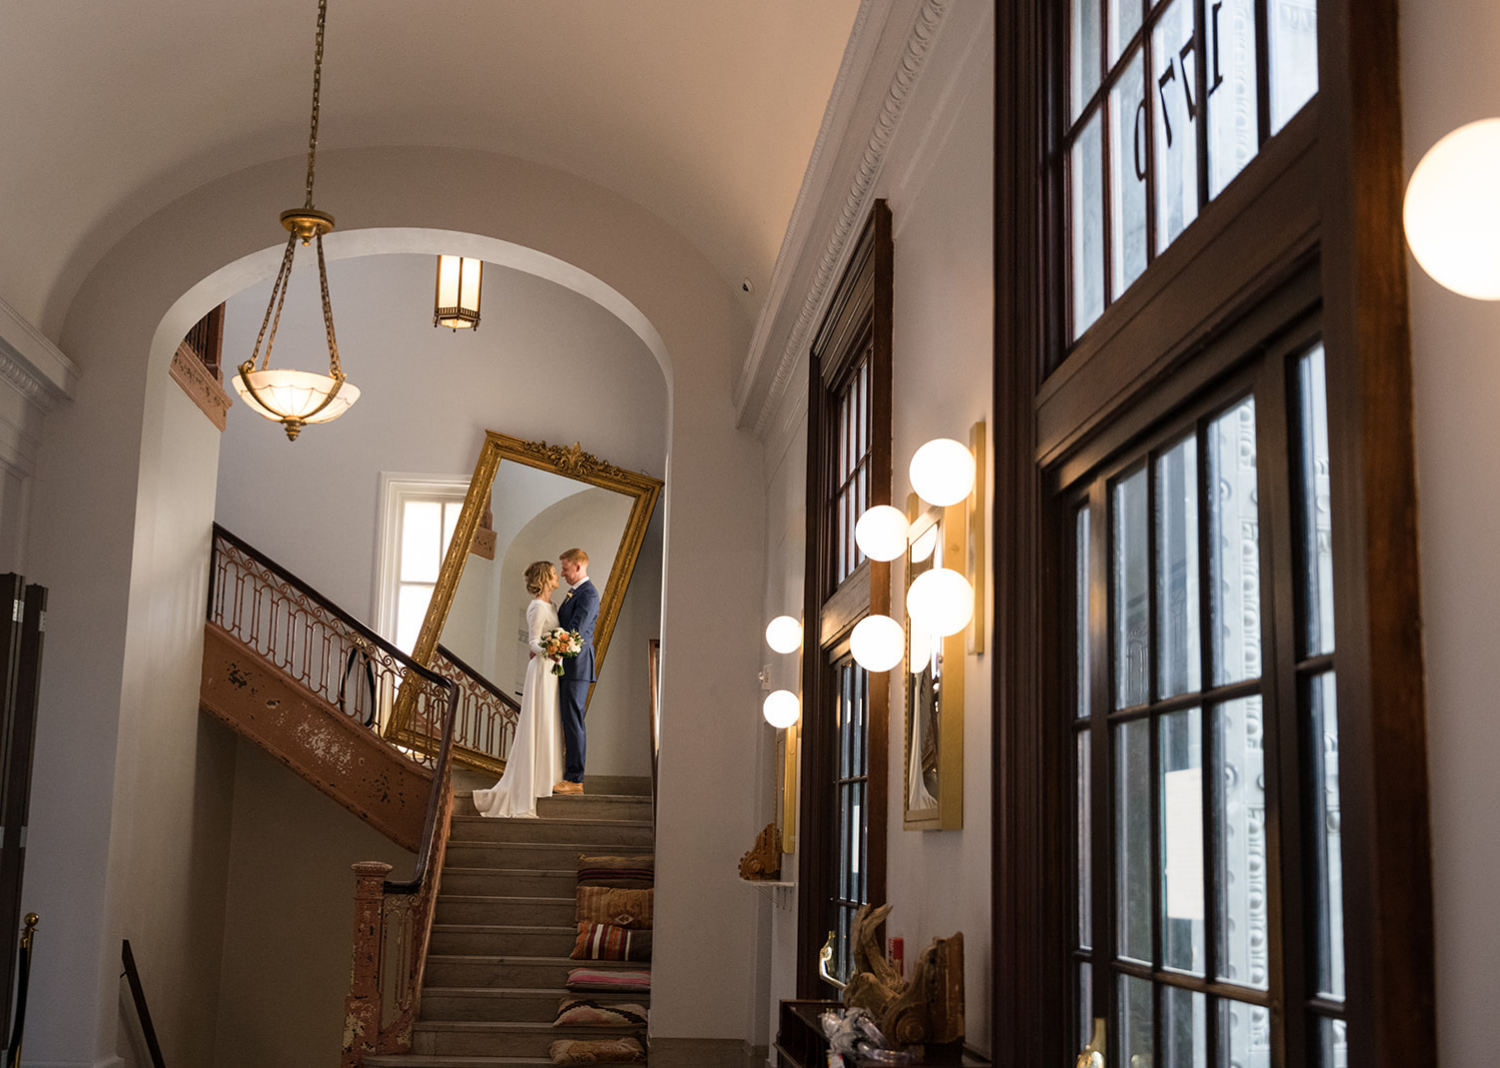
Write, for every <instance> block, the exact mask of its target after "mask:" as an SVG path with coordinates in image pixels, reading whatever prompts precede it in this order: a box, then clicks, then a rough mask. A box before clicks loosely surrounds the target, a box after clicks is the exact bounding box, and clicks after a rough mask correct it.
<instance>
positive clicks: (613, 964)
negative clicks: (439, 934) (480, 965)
mask: <svg viewBox="0 0 1500 1068" xmlns="http://www.w3.org/2000/svg"><path fill="white" fill-rule="evenodd" d="M427 959H428V960H430V961H433V960H439V961H444V962H448V961H470V962H474V961H519V960H524V961H539V960H540V961H547V962H548V963H551V964H559V963H561V964H572V965H574V966H575V967H578V968H618V969H619V970H620V971H641V970H649V968H650V964H651V962H650V961H640V960H577V959H575V958H573V957H569V956H567V955H562V956H557V955H553V956H541V957H539V956H536V955H535V954H530V955H528V954H523V953H500V954H496V953H429V954H427ZM643 966H644V967H643Z"/></svg>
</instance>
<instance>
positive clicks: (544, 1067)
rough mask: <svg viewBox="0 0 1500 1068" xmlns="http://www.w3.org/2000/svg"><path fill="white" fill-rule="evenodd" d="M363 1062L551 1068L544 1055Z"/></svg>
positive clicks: (395, 1066) (397, 1057)
mask: <svg viewBox="0 0 1500 1068" xmlns="http://www.w3.org/2000/svg"><path fill="white" fill-rule="evenodd" d="M641 1044H642V1045H643V1046H644V1045H645V1043H644V1042H643V1043H641ZM364 1063H365V1064H366V1065H367V1066H368V1068H551V1065H552V1061H551V1060H549V1059H548V1058H546V1057H428V1056H423V1055H420V1054H415V1053H392V1054H383V1055H375V1054H369V1055H366V1056H365V1058H364Z"/></svg>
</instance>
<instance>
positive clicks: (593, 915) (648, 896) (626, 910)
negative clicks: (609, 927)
mask: <svg viewBox="0 0 1500 1068" xmlns="http://www.w3.org/2000/svg"><path fill="white" fill-rule="evenodd" d="M655 893H656V891H654V890H620V889H617V888H615V887H610V886H580V887H579V888H578V914H577V915H576V916H574V917H573V918H574V919H575V920H577V921H578V922H579V923H584V922H588V923H612V924H614V925H615V926H616V927H634V928H639V929H641V930H645V929H648V928H650V926H651V912H652V901H653V898H654V897H655Z"/></svg>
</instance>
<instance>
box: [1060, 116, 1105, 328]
mask: <svg viewBox="0 0 1500 1068" xmlns="http://www.w3.org/2000/svg"><path fill="white" fill-rule="evenodd" d="M1100 114H1101V113H1100V112H1098V111H1096V112H1094V114H1093V116H1092V117H1091V118H1090V119H1089V121H1088V122H1087V123H1085V124H1084V127H1083V130H1082V131H1081V132H1080V133H1079V134H1078V141H1077V143H1076V144H1074V146H1073V150H1072V152H1070V153H1069V161H1068V165H1069V167H1070V168H1071V171H1072V177H1073V336H1074V337H1079V336H1081V335H1082V334H1083V332H1084V331H1085V330H1087V329H1088V328H1089V327H1090V326H1092V325H1093V322H1094V320H1095V319H1097V318H1099V315H1100V313H1101V312H1103V311H1104V141H1103V135H1102V130H1103V126H1102V125H1101V122H1102V120H1101V119H1100Z"/></svg>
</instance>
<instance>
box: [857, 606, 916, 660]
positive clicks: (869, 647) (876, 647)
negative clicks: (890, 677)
mask: <svg viewBox="0 0 1500 1068" xmlns="http://www.w3.org/2000/svg"><path fill="white" fill-rule="evenodd" d="M905 647H906V632H905V631H904V630H902V629H901V624H900V623H897V622H896V621H895V620H894V619H892V618H891V617H890V616H882V615H873V616H866V617H865V618H864V619H861V620H860V621H859V622H858V623H856V624H855V625H854V630H853V631H852V632H850V634H849V652H850V654H851V655H852V656H853V657H854V659H855V662H856V663H858V664H859V666H860V667H862V668H864V669H865V670H866V671H890V670H891V669H892V668H894V667H899V666H900V664H901V658H902V656H903V655H904V654H905V652H906V648H905Z"/></svg>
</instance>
